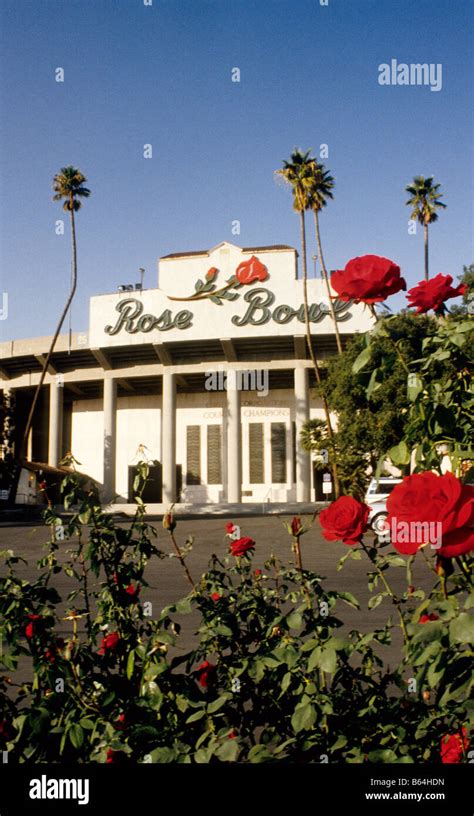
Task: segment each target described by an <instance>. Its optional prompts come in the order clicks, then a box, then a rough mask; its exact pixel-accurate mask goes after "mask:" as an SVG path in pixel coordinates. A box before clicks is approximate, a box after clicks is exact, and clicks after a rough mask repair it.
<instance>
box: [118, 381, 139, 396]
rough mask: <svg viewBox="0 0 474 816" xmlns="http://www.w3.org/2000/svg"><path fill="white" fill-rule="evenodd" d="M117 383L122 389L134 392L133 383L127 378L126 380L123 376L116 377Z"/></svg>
mask: <svg viewBox="0 0 474 816" xmlns="http://www.w3.org/2000/svg"><path fill="white" fill-rule="evenodd" d="M117 385H120V386H121V388H123V389H124V391H130V393H132V394H134V393H135V389H134V387H133V385H132V384H131V383H130V382H129V381H128V380H126V379H125V378H124V377H118V378H117Z"/></svg>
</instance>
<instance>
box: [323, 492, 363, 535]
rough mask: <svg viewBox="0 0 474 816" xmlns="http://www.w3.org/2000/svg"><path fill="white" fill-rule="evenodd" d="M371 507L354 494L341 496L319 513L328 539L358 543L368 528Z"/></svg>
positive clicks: (324, 533)
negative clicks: (357, 498)
mask: <svg viewBox="0 0 474 816" xmlns="http://www.w3.org/2000/svg"><path fill="white" fill-rule="evenodd" d="M369 513H370V508H369V507H367V505H366V504H361V503H360V502H358V501H357V500H356V499H354V498H353V497H352V496H341V497H340V498H339V499H336V501H335V502H332V504H330V505H329V507H327V508H326V509H325V510H322V511H321V513H320V514H319V522H320V524H321V527H322V528H323V536H324V538H325V539H326V541H343V542H344V544H348V545H349V546H352V545H354V544H357V543H358V542H359V541H360V539H361V538H362V536H363V534H364V533H365V531H366V530H367V519H368V516H369Z"/></svg>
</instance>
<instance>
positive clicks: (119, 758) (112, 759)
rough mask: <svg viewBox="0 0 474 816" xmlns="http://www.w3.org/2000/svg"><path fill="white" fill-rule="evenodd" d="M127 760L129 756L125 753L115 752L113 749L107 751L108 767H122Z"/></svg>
mask: <svg viewBox="0 0 474 816" xmlns="http://www.w3.org/2000/svg"><path fill="white" fill-rule="evenodd" d="M126 759H127V755H126V753H125V752H124V751H114V750H113V748H108V749H107V759H106V760H105V761H106V763H107V765H109V764H115V765H120V764H123V763H124V761H125V760H126Z"/></svg>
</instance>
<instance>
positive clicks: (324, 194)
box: [309, 159, 342, 354]
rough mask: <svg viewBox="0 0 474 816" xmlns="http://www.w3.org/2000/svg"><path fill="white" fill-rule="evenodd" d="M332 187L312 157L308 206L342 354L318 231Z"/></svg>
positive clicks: (339, 349)
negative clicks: (321, 214) (320, 216)
mask: <svg viewBox="0 0 474 816" xmlns="http://www.w3.org/2000/svg"><path fill="white" fill-rule="evenodd" d="M333 187H334V179H333V177H332V176H330V175H329V170H326V169H325V167H324V164H319V162H318V161H317V160H316V159H314V161H313V165H312V185H311V189H310V193H309V206H310V209H311V210H312V211H313V215H314V228H315V232H316V243H317V245H318V252H319V259H320V261H321V270H322V273H323V278H324V282H325V284H326V289H327V293H328V300H329V309H330V312H331V317H332V319H333V323H334V331H335V334H336V344H337V350H338V352H339V354H342V343H341V337H340V334H339V327H338V325H337V320H336V312H335V310H334V303H333V299H332V292H331V286H330V283H329V277H328V273H327V269H326V264H325V263H324V255H323V249H322V246H321V233H320V231H319V213H320V212H321V210H322V208H323V207H325V206H326V205H327V200H328V199H329V198H333V197H334V196H333V194H332V188H333Z"/></svg>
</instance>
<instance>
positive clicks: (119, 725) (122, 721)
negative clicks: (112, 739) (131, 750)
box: [113, 714, 127, 731]
mask: <svg viewBox="0 0 474 816" xmlns="http://www.w3.org/2000/svg"><path fill="white" fill-rule="evenodd" d="M126 724H127V721H126V717H125V714H119V715H118V717H117V719H116V720H115V722H114V724H113V726H114V728H115V730H116V731H123V730H124V729H125V726H126Z"/></svg>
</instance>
